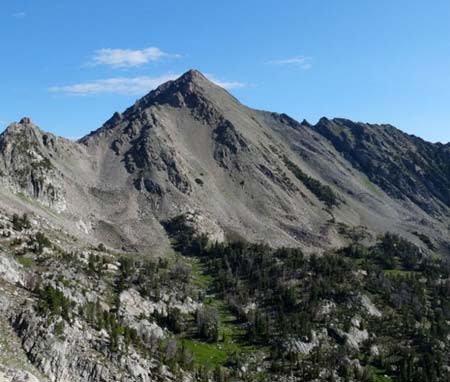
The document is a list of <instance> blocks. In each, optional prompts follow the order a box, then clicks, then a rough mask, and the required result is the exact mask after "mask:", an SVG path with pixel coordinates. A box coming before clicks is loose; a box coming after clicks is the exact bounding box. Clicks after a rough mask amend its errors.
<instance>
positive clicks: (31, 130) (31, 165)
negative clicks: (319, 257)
mask: <svg viewBox="0 0 450 382" xmlns="http://www.w3.org/2000/svg"><path fill="white" fill-rule="evenodd" d="M449 156H450V154H449V149H448V145H446V146H445V145H437V144H431V143H427V142H424V141H422V140H420V139H418V138H415V137H411V136H408V135H406V134H404V133H402V132H400V131H398V130H397V129H395V128H393V127H392V126H388V125H382V126H377V125H367V124H361V123H353V122H351V121H347V120H342V119H335V120H326V119H322V120H321V121H319V123H318V124H317V125H315V126H311V125H310V124H308V123H307V122H302V123H299V122H297V121H295V120H293V119H292V118H290V117H288V116H287V115H284V114H276V113H269V112H263V111H258V110H253V109H250V108H248V107H246V106H244V105H242V104H241V103H239V101H238V100H236V99H235V98H234V97H232V96H231V95H230V94H229V93H227V92H226V91H225V90H224V89H222V88H220V87H218V86H217V85H215V84H213V83H212V82H210V81H208V80H207V79H206V78H205V77H204V76H203V75H202V74H201V73H199V72H197V71H189V72H187V73H186V74H184V75H183V76H182V77H180V78H179V79H177V80H175V81H170V82H168V83H166V84H163V85H162V86H160V87H159V88H158V89H156V90H154V91H152V92H151V93H149V94H148V95H146V96H145V97H143V98H142V99H140V100H139V101H137V102H136V104H135V105H133V106H132V107H130V108H129V109H127V110H125V111H124V112H123V113H116V114H114V116H113V117H112V118H111V119H110V120H109V121H107V122H106V123H105V124H104V125H103V126H102V127H101V128H100V129H98V130H97V131H95V132H92V133H91V134H89V135H88V136H86V137H84V138H82V139H80V140H79V141H78V142H71V141H68V140H65V139H63V138H59V137H55V136H53V135H52V134H48V133H44V132H42V131H41V130H39V129H38V128H37V127H36V126H34V125H33V124H32V123H31V121H30V120H28V119H24V120H22V121H21V122H20V123H18V124H13V125H11V126H10V127H9V128H8V129H7V130H6V131H5V132H4V133H3V134H2V136H1V137H0V166H1V170H2V172H3V174H4V176H3V177H2V182H3V184H4V185H6V186H8V187H7V188H8V190H9V191H8V198H12V199H14V200H15V203H17V204H19V205H21V206H22V207H24V208H30V203H29V200H28V202H25V204H24V200H23V198H22V199H21V200H17V198H16V197H15V196H14V193H15V195H17V193H19V192H20V193H23V194H25V195H27V196H29V197H31V200H38V201H39V202H40V204H43V205H45V206H47V207H49V208H50V209H51V210H53V211H57V212H58V215H57V220H58V221H59V222H60V223H61V224H62V225H63V226H64V227H65V228H67V229H70V230H71V231H72V232H73V234H74V235H77V236H80V237H85V238H95V239H96V240H98V241H101V242H105V243H108V244H110V245H111V246H113V247H115V248H123V249H126V250H143V249H145V250H148V251H150V252H153V253H159V254H163V253H164V252H165V251H166V250H167V248H168V245H169V243H168V239H167V236H166V234H165V232H164V230H163V229H162V227H161V224H160V221H161V220H165V219H168V218H171V217H174V216H176V215H179V214H181V213H187V212H188V213H190V214H192V215H195V216H196V217H197V218H196V219H195V221H196V222H197V224H198V228H200V229H201V230H202V231H204V232H206V233H208V234H209V235H210V236H211V237H213V238H214V239H217V240H223V239H225V238H227V237H233V238H236V237H245V238H246V239H248V240H250V241H255V242H268V243H270V244H272V245H274V246H282V245H293V246H300V247H301V248H303V249H305V250H307V251H323V250H324V249H327V248H333V247H337V246H340V245H343V244H344V243H346V242H347V240H348V235H349V232H350V231H351V230H354V229H357V230H364V231H365V232H366V234H365V237H366V238H367V240H370V238H371V237H372V238H373V237H375V236H376V235H377V234H379V233H383V232H386V231H392V232H397V233H399V234H401V235H403V236H405V237H407V238H409V239H410V240H413V241H415V242H416V243H417V244H419V245H421V246H426V245H425V244H424V243H423V242H421V240H419V239H418V238H417V235H415V234H414V233H415V232H423V233H424V234H425V235H427V236H428V237H429V238H430V240H431V241H432V242H433V243H434V245H435V246H436V248H439V249H440V250H443V251H446V250H448V243H447V241H448V240H447V239H446V238H448V223H449V203H450V196H449V185H450V180H449V177H450V176H449V172H450V171H449V163H450V159H449ZM10 191H13V194H11V192H10ZM5 192H6V191H5ZM8 203H10V201H8ZM31 204H33V203H31ZM33 208H34V210H36V209H37V208H39V206H36V205H34V206H33ZM47 213H48V211H47Z"/></svg>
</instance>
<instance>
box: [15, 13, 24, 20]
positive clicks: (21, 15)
mask: <svg viewBox="0 0 450 382" xmlns="http://www.w3.org/2000/svg"><path fill="white" fill-rule="evenodd" d="M13 16H14V17H16V18H18V19H23V18H24V17H26V16H27V14H26V12H16V13H13Z"/></svg>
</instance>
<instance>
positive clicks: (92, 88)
mask: <svg viewBox="0 0 450 382" xmlns="http://www.w3.org/2000/svg"><path fill="white" fill-rule="evenodd" d="M206 76H207V77H208V79H209V80H210V81H212V82H214V83H215V84H216V85H219V86H221V87H223V88H225V89H242V88H244V87H247V86H249V85H248V84H246V83H244V82H238V81H223V80H218V79H217V78H215V76H213V75H211V74H208V75H206ZM178 77H180V74H165V75H162V76H157V77H149V76H140V77H113V78H106V79H101V80H95V81H89V82H81V83H78V84H72V85H63V86H52V87H50V88H49V89H48V91H50V92H51V93H61V94H66V95H72V96H88V95H95V94H122V95H142V94H146V93H148V92H149V91H150V90H152V89H155V88H156V87H158V86H159V85H161V84H163V83H164V82H167V81H170V80H175V79H177V78H178Z"/></svg>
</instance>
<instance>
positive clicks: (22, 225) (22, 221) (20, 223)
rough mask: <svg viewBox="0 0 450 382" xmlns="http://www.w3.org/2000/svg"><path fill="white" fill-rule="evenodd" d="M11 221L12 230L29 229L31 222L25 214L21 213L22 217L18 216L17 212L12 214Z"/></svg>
mask: <svg viewBox="0 0 450 382" xmlns="http://www.w3.org/2000/svg"><path fill="white" fill-rule="evenodd" d="M11 223H12V226H13V230H14V231H22V230H24V229H29V228H30V227H31V223H30V220H29V219H28V215H27V214H23V215H22V217H20V216H19V215H17V214H14V215H13V217H12V220H11Z"/></svg>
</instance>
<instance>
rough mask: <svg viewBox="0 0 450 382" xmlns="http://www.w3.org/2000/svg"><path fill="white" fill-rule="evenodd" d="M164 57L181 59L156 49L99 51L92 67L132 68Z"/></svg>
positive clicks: (93, 58) (92, 62)
mask: <svg viewBox="0 0 450 382" xmlns="http://www.w3.org/2000/svg"><path fill="white" fill-rule="evenodd" d="M163 57H180V55H179V54H171V53H167V52H164V51H162V50H161V49H159V48H156V47H150V48H145V49H136V50H132V49H109V48H108V49H99V50H96V51H95V52H94V56H93V57H92V60H91V62H90V65H94V66H96V65H107V66H112V67H113V68H130V67H136V66H142V65H145V64H148V63H149V62H152V61H153V62H154V61H159V60H161V59H162V58H163Z"/></svg>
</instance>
